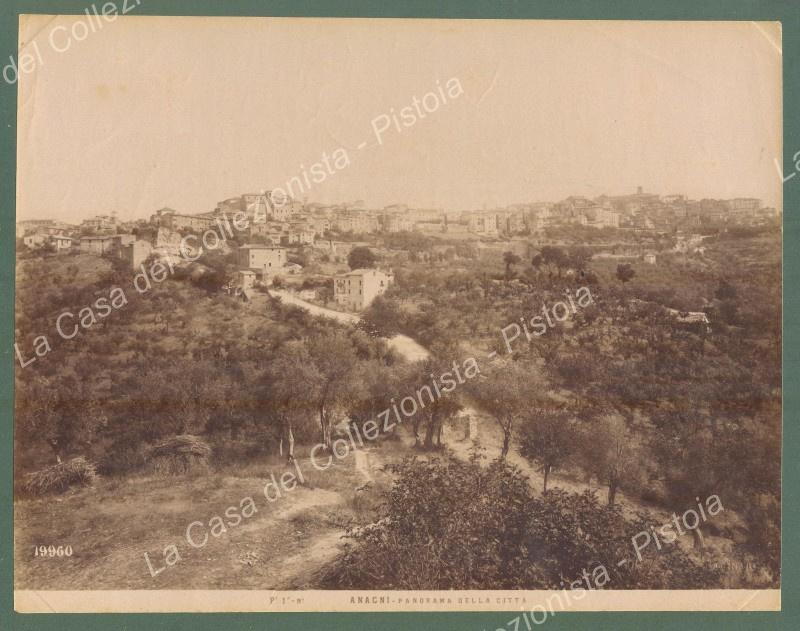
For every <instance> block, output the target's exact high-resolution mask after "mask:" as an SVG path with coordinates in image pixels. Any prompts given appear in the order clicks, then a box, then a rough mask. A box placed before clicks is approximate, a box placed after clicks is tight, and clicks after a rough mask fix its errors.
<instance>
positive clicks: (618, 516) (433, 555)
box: [321, 456, 718, 590]
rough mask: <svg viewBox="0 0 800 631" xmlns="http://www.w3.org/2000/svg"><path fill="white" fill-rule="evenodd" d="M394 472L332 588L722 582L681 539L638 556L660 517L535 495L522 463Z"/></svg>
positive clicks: (431, 465) (413, 466)
mask: <svg viewBox="0 0 800 631" xmlns="http://www.w3.org/2000/svg"><path fill="white" fill-rule="evenodd" d="M392 469H393V470H394V471H395V472H396V473H397V474H398V475H397V478H396V479H395V481H394V485H393V487H392V489H391V491H390V492H389V493H388V495H387V497H386V502H385V504H383V505H382V511H381V513H380V514H379V515H378V517H379V519H378V521H376V522H375V523H373V524H371V525H369V526H366V527H363V528H358V529H352V530H350V531H349V533H348V536H349V537H350V538H351V540H353V541H354V542H355V544H354V545H353V544H349V545H348V546H347V547H346V549H345V551H344V553H343V555H342V556H341V557H339V559H338V560H337V561H336V562H334V564H332V566H330V567H329V568H328V569H327V570H326V571H325V573H324V575H323V576H322V577H321V582H322V585H323V586H324V587H328V588H336V589H378V588H381V589H437V590H441V589H559V588H560V587H562V586H563V585H564V584H567V585H570V584H573V583H574V582H575V581H580V582H581V583H585V577H586V573H589V574H591V575H592V577H593V579H594V580H593V582H592V583H591V584H590V585H588V586H583V585H582V587H583V588H584V589H586V588H592V589H596V588H602V587H603V586H604V585H605V584H606V583H608V588H609V589H633V588H637V589H648V588H649V589H663V588H669V589H687V588H700V587H708V586H712V585H716V584H717V583H716V581H718V573H716V572H715V571H714V569H713V568H710V567H707V566H705V565H700V564H698V563H696V562H695V561H694V560H692V559H691V558H689V556H688V555H686V554H685V553H684V552H683V551H682V550H681V549H680V547H679V546H678V545H675V544H668V545H661V548H660V549H658V550H657V549H656V546H655V545H653V546H649V547H648V549H647V550H645V551H644V555H645V556H644V557H643V559H642V561H641V562H640V561H637V560H636V557H635V555H633V554H632V547H631V537H632V536H633V535H635V534H637V533H640V532H642V531H643V530H645V529H646V528H647V527H648V524H649V523H657V522H653V520H652V519H648V520H647V521H645V520H644V519H643V517H644V516H640V518H639V519H635V520H629V519H627V518H626V517H625V516H624V515H623V513H622V510H621V509H620V508H619V507H617V506H604V505H602V504H601V503H600V502H598V500H597V498H596V497H595V495H594V494H593V493H592V492H589V491H587V492H585V493H582V494H577V493H566V492H564V491H560V490H557V491H549V492H547V493H545V494H544V495H542V496H539V495H534V494H533V493H532V491H531V487H530V482H529V480H528V478H527V477H525V476H524V475H523V474H522V473H521V472H520V471H519V470H518V469H516V468H515V467H512V466H509V465H507V464H505V463H504V462H502V461H496V462H494V463H492V464H491V465H489V466H482V465H481V464H480V462H479V461H478V458H477V456H475V457H473V459H472V461H471V462H468V463H463V462H459V461H439V460H433V461H420V460H406V461H404V462H403V463H402V464H400V465H396V466H394V467H393V468H392ZM582 577H583V578H582ZM601 578H602V579H603V580H602V582H601V580H600V579H601ZM573 588H574V586H573Z"/></svg>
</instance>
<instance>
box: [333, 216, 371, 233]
mask: <svg viewBox="0 0 800 631" xmlns="http://www.w3.org/2000/svg"><path fill="white" fill-rule="evenodd" d="M333 229H334V230H337V231H339V232H355V233H360V234H363V233H368V232H375V231H376V230H377V229H378V221H377V219H376V218H375V217H373V216H371V215H368V214H367V213H364V212H360V213H346V214H342V215H339V216H338V217H336V218H335V219H334V220H333Z"/></svg>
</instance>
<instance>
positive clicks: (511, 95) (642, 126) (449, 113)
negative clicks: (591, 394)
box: [0, 15, 782, 222]
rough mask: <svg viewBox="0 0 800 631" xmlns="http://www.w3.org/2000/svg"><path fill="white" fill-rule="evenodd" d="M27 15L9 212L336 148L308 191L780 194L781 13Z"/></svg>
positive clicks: (138, 208)
mask: <svg viewBox="0 0 800 631" xmlns="http://www.w3.org/2000/svg"><path fill="white" fill-rule="evenodd" d="M21 20H22V21H21V35H20V40H21V42H24V48H23V53H26V52H27V53H31V54H32V55H35V56H36V57H35V58H36V67H35V69H33V70H30V69H29V72H28V73H27V74H23V75H22V78H21V80H20V106H19V132H18V157H19V168H18V182H17V191H18V207H17V216H18V218H19V219H30V218H53V219H59V220H64V221H72V222H78V221H80V220H81V219H83V218H85V217H88V216H91V215H94V214H98V213H101V214H105V213H110V212H111V211H112V210H116V212H117V214H118V216H119V217H120V218H121V219H126V220H127V219H133V218H139V217H146V216H149V215H150V214H151V213H152V212H153V211H154V210H156V209H157V208H160V207H162V206H170V207H172V208H175V209H177V210H178V211H180V212H191V213H194V212H204V211H209V210H212V209H213V208H214V206H215V204H216V202H218V201H219V200H222V199H225V198H227V197H232V196H235V195H239V194H241V193H246V192H258V191H260V190H262V189H270V188H274V187H285V185H286V182H287V181H288V180H289V179H290V178H292V177H293V176H302V173H303V168H302V167H301V165H302V166H303V167H305V170H306V172H308V171H309V169H310V166H311V165H312V164H313V163H314V162H319V161H321V160H322V157H323V152H325V153H327V154H328V155H329V156H330V155H331V154H332V153H333V152H334V151H335V150H337V149H339V148H343V150H344V151H345V152H346V155H347V158H348V160H349V166H346V167H345V168H343V169H341V170H339V169H338V168H335V167H334V168H333V173H332V174H331V173H330V172H329V171H325V179H324V181H321V182H318V183H315V182H313V180H312V181H311V185H310V187H308V188H307V190H305V191H304V195H300V196H299V197H301V198H302V197H303V196H307V198H308V199H309V201H322V202H330V203H334V202H340V201H353V200H356V199H363V200H364V201H365V202H366V205H367V207H369V208H381V207H383V206H385V205H387V204H391V203H406V204H408V205H409V206H412V207H425V208H446V209H474V208H482V207H483V206H484V205H485V206H487V207H489V208H492V207H495V206H504V205H506V204H509V203H517V202H531V201H557V200H559V199H562V198H564V197H566V196H568V195H586V196H596V195H599V194H602V193H608V194H624V193H629V192H633V191H635V189H636V187H637V186H643V187H644V189H645V191H649V192H655V193H661V194H669V193H685V194H687V195H689V196H690V197H692V198H696V199H698V198H702V197H719V198H730V197H737V196H747V197H760V198H762V199H763V200H764V202H765V203H766V204H767V205H772V206H776V207H780V205H781V180H780V177H779V175H778V170H777V168H776V165H775V158H776V157H777V158H778V160H780V156H781V155H782V149H781V147H782V145H781V142H782V141H781V135H782V123H781V118H782V117H781V52H780V29H779V26H778V25H777V24H774V23H753V22H728V23H723V22H694V23H691V22H672V23H665V22H664V23H655V22H627V23H623V22H546V21H523V20H519V21H517V20H503V21H489V20H463V21H458V20H375V19H354V20H350V19H293V18H290V19H284V18H281V19H273V18H182V17H142V16H132V15H131V16H126V17H124V18H118V19H117V20H116V21H115V22H113V23H103V24H102V26H99V27H98V24H96V23H95V24H94V25H93V29H92V30H93V31H94V32H92V31H91V30H90V31H89V32H88V34H86V33H85V30H86V27H85V26H75V22H80V21H83V22H86V20H87V18H86V17H85V16H84V17H75V16H69V17H53V16H22V18H21ZM84 35H86V36H85V38H83V39H81V40H80V41H79V40H78V38H81V37H83V36H84ZM58 48H61V49H63V48H66V50H64V51H63V52H58V50H57V49H58ZM451 78H455V79H457V80H458V83H459V84H460V85H461V87H462V88H463V94H461V95H460V96H458V97H456V98H452V99H450V98H448V99H447V101H446V102H444V103H443V102H442V99H441V97H438V100H437V101H436V103H437V104H438V107H437V108H431V109H434V111H432V112H429V113H426V112H425V111H424V110H423V113H424V114H425V118H424V119H422V118H418V120H417V121H416V122H414V123H413V124H412V125H411V126H409V127H401V129H402V131H401V132H397V130H396V129H395V128H394V127H393V126H392V127H390V128H389V129H387V130H386V131H385V132H384V133H383V136H382V140H383V144H380V145H379V144H378V143H377V141H376V137H375V134H374V132H373V127H372V121H373V120H374V119H376V118H377V117H380V116H381V115H386V116H388V115H389V114H390V113H391V108H394V111H395V113H396V114H398V117H399V112H400V110H401V109H402V108H404V107H406V106H410V105H412V99H413V98H414V97H417V98H418V99H422V98H423V97H424V95H425V94H426V93H427V92H430V91H434V92H437V93H438V88H437V80H438V81H439V84H440V85H442V86H443V88H444V85H445V84H446V83H447V81H448V80H449V79H451ZM3 87H5V88H6V89H10V88H9V87H8V86H0V88H3ZM428 102H429V103H434V100H433V99H432V98H431V97H429V101H428ZM386 120H387V119H386V118H384V119H383V121H386ZM401 124H402V123H401ZM362 143H366V145H365V146H364V145H362ZM360 146H362V148H359V147H360ZM339 155H340V156H341V155H342V153H341V152H340V153H339ZM340 164H341V162H340Z"/></svg>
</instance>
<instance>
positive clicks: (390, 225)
mask: <svg viewBox="0 0 800 631" xmlns="http://www.w3.org/2000/svg"><path fill="white" fill-rule="evenodd" d="M378 225H379V226H380V229H381V230H383V231H384V232H411V231H412V230H413V229H414V221H413V220H412V219H411V218H410V217H408V216H407V215H401V214H398V213H383V214H381V215H379V216H378Z"/></svg>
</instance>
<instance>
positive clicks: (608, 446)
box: [580, 414, 645, 506]
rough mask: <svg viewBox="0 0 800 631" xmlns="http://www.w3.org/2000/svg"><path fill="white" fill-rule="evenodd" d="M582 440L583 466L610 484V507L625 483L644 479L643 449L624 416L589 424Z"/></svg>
mask: <svg viewBox="0 0 800 631" xmlns="http://www.w3.org/2000/svg"><path fill="white" fill-rule="evenodd" d="M580 443H581V451H582V458H581V464H582V467H583V469H584V470H585V471H586V472H587V473H588V474H589V475H596V476H597V478H598V480H600V481H601V482H603V483H604V484H605V485H606V486H607V487H608V497H607V500H608V505H609V506H613V505H614V502H615V500H616V497H617V491H618V490H619V488H620V486H621V485H623V484H632V483H634V482H638V481H641V478H642V476H643V473H644V461H645V458H644V453H643V448H642V446H641V444H640V442H639V438H638V437H637V436H636V434H635V433H634V432H632V431H630V429H629V428H628V425H627V423H626V421H625V419H624V418H623V417H622V416H621V415H619V414H612V415H606V416H601V417H599V418H598V419H597V420H595V421H594V422H588V423H586V426H585V427H584V428H583V433H582V436H581V440H580Z"/></svg>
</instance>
